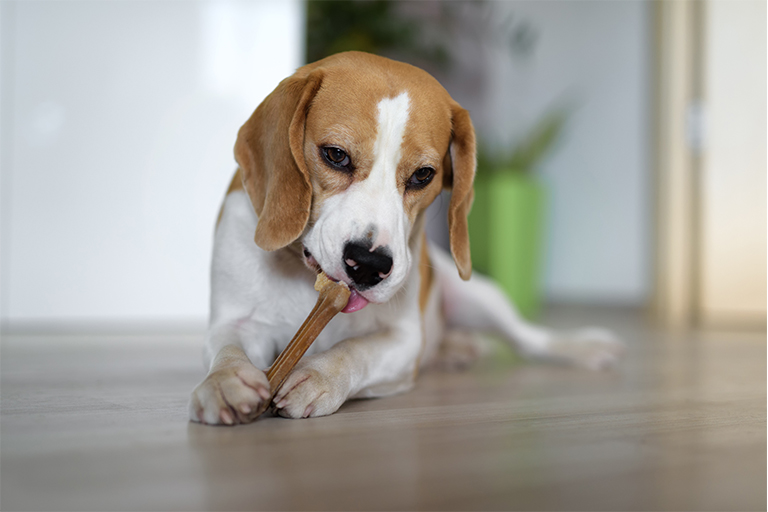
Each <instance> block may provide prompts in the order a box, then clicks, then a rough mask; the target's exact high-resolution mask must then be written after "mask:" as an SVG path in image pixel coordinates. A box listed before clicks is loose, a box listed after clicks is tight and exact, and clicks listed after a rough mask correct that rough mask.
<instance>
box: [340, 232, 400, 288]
mask: <svg viewBox="0 0 768 512" xmlns="http://www.w3.org/2000/svg"><path fill="white" fill-rule="evenodd" d="M344 269H345V270H346V271H347V275H348V276H349V277H350V278H351V279H352V281H354V283H355V284H356V285H357V287H358V288H360V289H365V288H370V287H372V286H376V285H377V284H379V283H380V282H381V281H383V280H384V279H386V278H387V277H389V274H390V272H392V258H391V257H390V256H389V251H387V250H386V249H384V248H378V249H375V250H373V251H371V249H370V244H369V245H368V246H366V245H363V244H359V243H355V242H349V243H347V245H345V246H344Z"/></svg>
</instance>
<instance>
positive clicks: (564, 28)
mask: <svg viewBox="0 0 768 512" xmlns="http://www.w3.org/2000/svg"><path fill="white" fill-rule="evenodd" d="M502 5H505V6H506V7H507V8H508V10H509V11H510V12H512V13H514V14H516V15H517V16H519V17H522V18H525V19H528V20H529V21H530V23H531V24H532V25H533V27H534V28H535V29H536V30H537V31H538V32H539V34H538V42H537V45H536V48H535V50H534V53H533V54H532V55H531V57H530V58H529V59H527V60H523V61H519V62H508V63H507V65H505V66H499V67H498V73H499V76H498V79H497V80H496V81H494V82H493V83H494V84H495V87H493V88H492V89H491V91H490V98H489V99H491V101H492V102H494V103H498V104H503V105H505V107H506V108H504V109H495V110H493V111H492V112H493V115H494V121H495V122H496V124H497V125H498V126H500V127H506V128H507V131H512V133H515V132H517V133H520V128H521V127H523V126H526V124H527V123H530V122H531V121H532V120H533V119H535V118H536V116H537V115H541V112H542V111H543V110H544V109H546V108H548V106H550V105H552V104H556V103H558V102H561V101H569V102H572V103H573V104H574V105H575V110H574V113H573V117H572V118H571V120H570V122H569V124H568V126H567V130H566V133H565V135H564V138H563V140H562V146H561V147H560V148H559V150H558V151H556V152H555V153H554V154H553V156H552V158H551V159H549V160H548V161H546V162H544V165H543V168H542V169H541V171H542V172H541V177H542V179H543V180H544V182H545V183H546V184H547V185H548V188H549V191H550V193H551V197H550V208H549V228H550V229H549V236H548V240H547V261H546V274H545V280H546V293H547V296H548V298H549V299H551V300H561V301H563V300H581V301H595V302H610V303H615V302H622V303H642V302H643V301H644V300H645V299H646V298H647V297H648V295H649V293H650V282H651V272H650V266H651V258H652V256H651V255H652V252H651V210H650V206H651V196H650V188H651V163H652V162H651V159H650V149H651V147H650V112H651V84H652V82H651V74H650V73H651V61H650V57H651V50H652V27H651V5H650V4H649V3H644V2H632V1H624V2H616V1H599V2H510V3H504V4H502ZM501 98H507V101H506V102H502V101H501Z"/></svg>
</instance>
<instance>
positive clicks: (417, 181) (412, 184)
mask: <svg viewBox="0 0 768 512" xmlns="http://www.w3.org/2000/svg"><path fill="white" fill-rule="evenodd" d="M434 175H435V171H434V169H432V168H431V167H422V168H421V169H419V170H418V171H416V172H414V173H413V174H411V179H410V180H408V188H421V187H425V186H426V185H427V183H429V182H430V181H432V177H433V176H434Z"/></svg>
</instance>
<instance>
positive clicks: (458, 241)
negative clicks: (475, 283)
mask: <svg viewBox="0 0 768 512" xmlns="http://www.w3.org/2000/svg"><path fill="white" fill-rule="evenodd" d="M451 108H452V125H453V138H452V139H451V146H450V149H449V155H450V161H451V168H450V173H447V174H446V183H444V186H445V187H446V188H450V189H451V201H450V203H449V204H448V232H449V234H450V239H451V254H452V255H453V261H454V262H455V263H456V268H457V269H458V270H459V275H460V276H461V278H462V279H464V280H467V279H469V277H470V276H471V275H472V258H471V256H470V253H469V232H468V229H467V215H469V210H470V208H472V199H473V198H474V190H473V189H472V183H473V181H474V179H475V168H476V167H477V158H476V150H475V129H474V128H473V127H472V121H471V120H470V119H469V112H467V111H466V110H464V109H463V108H461V107H460V106H459V105H458V103H454V104H453V105H452V107H451Z"/></svg>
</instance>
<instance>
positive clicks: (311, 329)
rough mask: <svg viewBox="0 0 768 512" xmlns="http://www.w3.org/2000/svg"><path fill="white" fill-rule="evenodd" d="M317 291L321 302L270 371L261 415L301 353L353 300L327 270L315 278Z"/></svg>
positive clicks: (302, 353)
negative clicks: (267, 393)
mask: <svg viewBox="0 0 768 512" xmlns="http://www.w3.org/2000/svg"><path fill="white" fill-rule="evenodd" d="M315 290H317V291H318V292H320V296H319V297H318V298H317V303H316V304H315V307H314V308H313V309H312V311H311V312H310V313H309V316H308V317H307V319H306V320H304V323H303V324H301V327H300V328H299V330H298V331H297V332H296V334H294V336H293V339H292V340H291V341H290V342H289V343H288V346H287V347H285V350H283V351H282V352H281V353H280V355H279V356H277V359H275V362H274V363H272V366H270V367H269V370H267V379H269V390H270V397H269V400H265V401H264V402H263V403H262V406H261V407H260V410H259V411H256V412H257V414H256V415H258V414H261V413H263V412H264V411H265V410H267V408H268V407H269V405H270V404H271V403H272V399H273V398H275V394H277V392H278V390H279V389H280V386H282V385H283V382H285V379H286V378H288V374H290V373H291V370H293V367H294V366H296V363H298V362H299V359H301V356H303V355H304V353H305V352H306V351H307V349H308V348H309V346H310V345H312V343H313V342H314V341H315V339H316V338H317V337H318V335H319V334H320V332H322V330H323V329H325V326H326V325H328V322H330V321H331V318H333V317H334V316H336V315H337V314H338V313H339V312H340V311H341V310H342V309H344V306H346V305H347V302H348V301H349V294H350V291H349V287H348V286H347V285H346V284H345V283H342V282H335V281H331V280H330V279H328V276H326V275H325V272H320V273H319V274H318V275H317V280H316V281H315Z"/></svg>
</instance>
